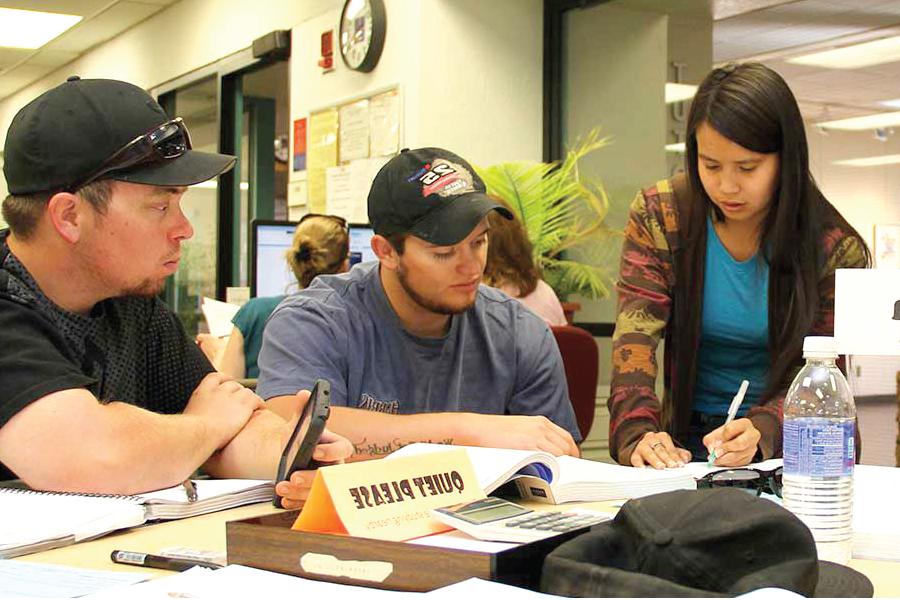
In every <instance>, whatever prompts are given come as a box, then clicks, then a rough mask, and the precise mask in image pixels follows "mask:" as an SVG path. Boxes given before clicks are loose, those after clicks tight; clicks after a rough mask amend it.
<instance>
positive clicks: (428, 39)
mask: <svg viewBox="0 0 900 600" xmlns="http://www.w3.org/2000/svg"><path fill="white" fill-rule="evenodd" d="M385 7H386V9H387V22H388V25H387V37H386V41H385V45H384V51H383V53H382V57H381V59H380V61H379V63H378V66H377V67H376V68H375V69H374V70H373V71H372V72H371V73H358V72H356V71H351V70H350V69H348V68H347V67H346V66H345V65H344V64H343V62H342V61H341V59H340V57H339V56H337V57H336V58H335V69H334V71H332V72H330V73H323V72H322V70H321V69H320V68H319V67H318V66H317V64H316V60H317V58H318V56H319V40H320V35H321V33H322V32H323V31H325V30H326V29H328V28H329V27H336V24H337V22H338V19H339V17H340V8H339V7H338V6H336V7H335V8H334V9H332V10H330V11H326V12H325V13H323V14H322V15H320V16H319V17H317V18H314V19H310V20H309V21H306V22H304V23H301V24H299V25H298V26H297V27H295V28H294V30H293V39H294V44H295V52H294V54H293V58H292V61H291V113H292V115H291V119H292V120H293V119H298V118H301V117H303V116H307V115H308V114H309V112H310V111H315V110H317V109H321V108H324V107H327V106H331V105H334V104H338V103H342V102H345V101H347V100H350V99H353V98H356V97H359V96H363V95H369V94H372V93H373V92H377V91H379V90H383V89H386V88H389V87H393V86H397V87H398V88H399V89H400V95H401V132H400V136H401V147H403V146H408V147H421V146H426V145H438V146H442V147H446V148H448V149H450V150H453V151H454V152H456V153H458V154H460V155H462V156H463V157H464V158H466V159H468V160H469V161H471V162H473V163H477V164H485V165H486V164H491V163H494V162H498V161H504V160H540V158H541V136H542V126H541V123H542V112H541V110H542V108H541V107H542V97H543V96H542V94H543V91H542V89H543V88H542V84H543V80H542V72H543V63H542V61H543V46H542V43H541V39H542V32H543V4H542V2H541V0H495V1H493V2H482V1H480V0H386V2H385ZM297 177H300V175H296V174H295V175H293V176H292V178H297Z"/></svg>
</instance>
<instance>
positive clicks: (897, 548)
mask: <svg viewBox="0 0 900 600" xmlns="http://www.w3.org/2000/svg"><path fill="white" fill-rule="evenodd" d="M898 497H900V469H898V468H895V467H876V466H872V465H856V467H855V469H854V474H853V558H865V559H871V560H895V561H900V519H898V518H897V498H898Z"/></svg>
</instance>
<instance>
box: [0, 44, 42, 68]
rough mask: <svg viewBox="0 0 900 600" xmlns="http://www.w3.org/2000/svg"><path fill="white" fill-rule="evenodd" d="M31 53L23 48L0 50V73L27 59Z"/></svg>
mask: <svg viewBox="0 0 900 600" xmlns="http://www.w3.org/2000/svg"><path fill="white" fill-rule="evenodd" d="M32 52H34V50H27V49H25V48H0V72H3V70H4V69H8V68H9V67H11V66H13V65H14V64H16V63H18V62H19V61H21V60H24V59H26V58H28V56H29V55H30V54H31V53H32Z"/></svg>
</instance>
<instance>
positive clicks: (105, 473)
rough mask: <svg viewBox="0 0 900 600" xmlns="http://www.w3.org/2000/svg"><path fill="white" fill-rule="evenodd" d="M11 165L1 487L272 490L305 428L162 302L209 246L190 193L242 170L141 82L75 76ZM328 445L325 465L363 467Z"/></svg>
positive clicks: (0, 335) (15, 145) (0, 251)
mask: <svg viewBox="0 0 900 600" xmlns="http://www.w3.org/2000/svg"><path fill="white" fill-rule="evenodd" d="M4 160H5V162H4V165H3V171H4V174H5V176H6V180H7V184H8V187H9V193H10V195H9V196H8V197H7V198H6V199H5V200H4V202H3V216H4V218H5V219H6V221H7V222H8V223H9V229H8V230H2V231H0V345H2V346H3V347H4V350H3V351H2V354H0V390H2V392H0V394H2V395H0V479H7V478H9V476H10V475H11V473H10V471H11V472H12V473H13V474H15V475H16V476H18V477H20V478H21V479H23V480H24V481H25V482H26V483H28V484H29V485H31V486H32V487H36V488H40V489H53V490H64V491H78V492H101V493H119V494H122V493H134V492H142V491H147V490H155V489H159V488H163V487H168V486H172V485H175V484H178V483H180V482H181V481H183V480H184V479H186V478H187V477H189V476H190V475H191V474H192V473H193V472H194V471H195V470H196V469H197V468H198V467H200V466H201V465H204V464H205V466H206V468H207V469H208V470H209V472H211V473H212V474H215V475H219V476H231V477H257V478H264V479H269V478H272V477H273V476H274V474H275V470H276V466H277V464H278V459H279V456H280V453H281V450H282V448H283V446H284V443H285V441H286V439H287V437H288V435H289V433H290V424H289V423H287V422H286V421H285V419H283V418H281V417H280V416H278V415H276V414H275V413H273V412H272V411H269V410H266V409H265V404H264V403H263V402H262V400H261V399H260V398H259V397H258V396H256V395H255V394H253V393H252V392H250V391H249V390H247V389H245V388H244V387H243V386H241V385H240V384H239V383H237V382H236V381H233V380H230V379H229V378H227V377H225V376H222V375H220V374H218V373H215V372H214V370H213V368H212V366H211V365H210V364H209V362H208V361H207V360H206V358H205V357H204V356H203V354H202V353H201V352H200V350H199V349H198V348H197V347H196V346H195V345H194V344H193V343H192V341H191V340H190V339H189V338H188V337H187V336H186V335H185V332H184V330H183V329H182V327H181V324H180V323H179V321H178V319H177V317H176V316H175V315H174V314H173V313H172V312H171V311H170V310H168V308H167V307H166V306H165V305H164V304H163V303H162V302H161V301H160V300H159V299H158V298H157V294H158V293H159V292H160V291H161V290H162V289H163V286H164V283H165V279H166V277H168V276H169V275H171V274H172V273H174V272H175V270H176V269H177V268H178V261H179V257H180V252H181V250H180V249H181V243H182V242H183V241H184V240H187V239H188V238H190V237H191V236H192V235H193V229H192V228H191V225H190V223H189V222H188V220H187V219H186V218H185V216H184V213H183V212H182V210H181V205H180V202H181V197H182V195H183V194H184V193H185V190H186V189H187V187H186V186H189V185H193V184H195V183H200V182H202V181H206V180H207V179H211V178H213V177H216V176H218V175H219V174H221V173H222V172H224V171H226V170H228V169H230V168H231V167H232V166H233V165H234V157H232V156H225V155H221V154H213V153H207V152H198V151H196V150H192V149H191V142H190V137H189V135H188V132H187V129H186V128H185V126H184V124H183V123H182V122H181V119H170V118H169V117H168V116H167V115H166V113H165V112H164V111H163V109H162V108H161V107H160V106H159V104H157V103H156V102H155V101H154V100H153V99H152V98H151V97H150V96H149V95H148V94H147V93H146V92H145V91H143V90H141V89H140V88H138V87H136V86H133V85H131V84H128V83H125V82H122V81H114V80H104V79H93V80H81V79H79V78H77V77H73V78H70V79H69V80H68V81H66V82H65V83H63V84H62V85H60V86H58V87H56V88H54V89H52V90H50V91H48V92H46V93H44V94H42V95H41V96H39V97H38V98H36V99H35V100H33V101H32V102H30V103H29V104H28V105H26V106H25V107H24V108H22V110H20V111H19V113H18V114H17V115H16V116H15V117H14V118H13V121H12V123H11V124H10V127H9V131H8V133H7V138H6V144H5V154H4ZM303 402H305V395H302V396H299V397H296V396H295V397H294V399H293V403H292V404H293V408H292V409H289V410H288V411H287V412H288V413H290V412H291V411H293V412H294V413H295V414H296V411H297V409H298V408H299V405H302V403H303ZM289 404H290V403H289ZM326 441H331V442H333V443H331V444H327V443H326V444H323V445H321V446H320V448H319V450H320V451H321V453H323V456H327V458H326V460H336V459H340V458H342V457H343V456H344V455H348V454H349V452H350V446H349V443H347V442H346V440H342V439H341V438H339V436H333V435H332V434H329V435H328V437H326ZM248 448H252V449H253V451H248V450H247V449H248Z"/></svg>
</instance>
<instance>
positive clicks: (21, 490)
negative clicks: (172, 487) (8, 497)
mask: <svg viewBox="0 0 900 600" xmlns="http://www.w3.org/2000/svg"><path fill="white" fill-rule="evenodd" d="M0 493H2V494H37V495H41V496H83V497H85V498H115V499H117V500H130V501H132V502H141V501H142V500H143V498H141V497H140V496H131V495H127V494H96V493H95V494H92V493H88V492H57V491H51V490H46V491H45V490H32V489H30V488H0Z"/></svg>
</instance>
